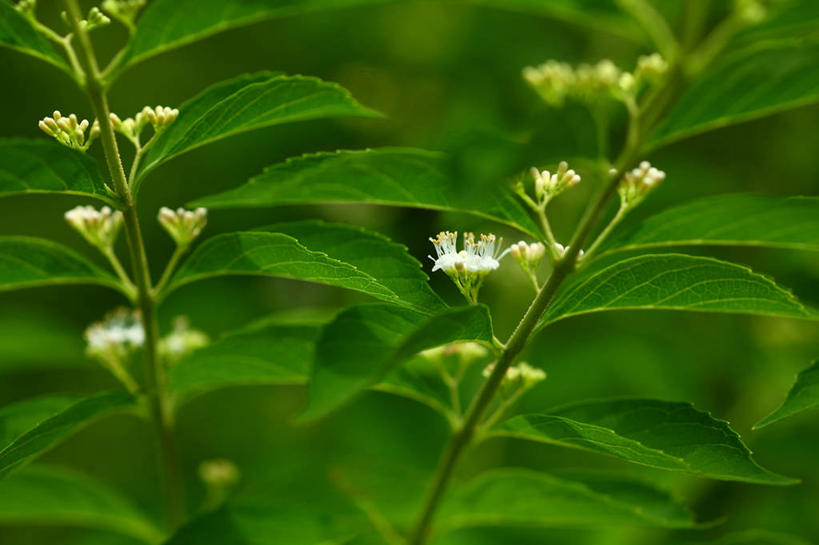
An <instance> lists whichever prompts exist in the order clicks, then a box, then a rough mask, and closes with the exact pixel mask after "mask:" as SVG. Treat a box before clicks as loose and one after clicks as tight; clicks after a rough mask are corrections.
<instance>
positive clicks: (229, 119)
mask: <svg viewBox="0 0 819 545" xmlns="http://www.w3.org/2000/svg"><path fill="white" fill-rule="evenodd" d="M197 11H202V10H197ZM378 115H379V114H377V113H376V112H374V111H373V110H370V109H369V108H365V107H364V106H362V105H361V104H359V103H358V102H356V101H355V99H353V97H351V96H350V93H349V92H348V91H347V90H346V89H344V88H342V87H340V86H339V85H336V84H335V83H328V82H326V81H321V80H320V79H318V78H313V77H307V76H284V75H281V74H270V73H262V74H254V75H244V76H239V77H238V78H234V79H232V80H228V81H224V82H221V83H217V84H215V85H212V86H211V87H208V88H207V89H205V90H204V91H203V92H202V93H200V94H199V95H197V96H196V97H194V98H192V99H191V100H189V101H187V102H185V103H184V104H183V105H182V106H180V107H179V117H178V118H177V119H176V121H174V122H173V123H172V124H171V125H170V127H168V128H167V129H166V130H165V131H164V132H162V134H160V135H159V136H158V137H157V138H156V140H155V141H154V143H153V145H152V147H151V149H150V151H149V152H148V153H147V154H146V157H145V159H144V162H143V164H142V168H141V170H140V173H139V178H144V177H145V175H146V174H147V173H148V172H150V171H151V170H153V169H154V168H156V167H157V166H159V165H160V164H162V163H164V162H165V161H167V160H169V159H172V158H173V157H176V156H177V155H180V154H182V153H185V152H186V151H190V150H192V149H195V148H198V147H200V146H204V145H205V144H208V143H210V142H214V141H216V140H221V139H222V138H226V137H228V136H231V135H234V134H237V133H241V132H246V131H250V130H253V129H260V128H262V127H269V126H271V125H279V124H282V123H290V122H293V121H306V120H309V119H317V118H322V117H340V116H356V117H377V116H378Z"/></svg>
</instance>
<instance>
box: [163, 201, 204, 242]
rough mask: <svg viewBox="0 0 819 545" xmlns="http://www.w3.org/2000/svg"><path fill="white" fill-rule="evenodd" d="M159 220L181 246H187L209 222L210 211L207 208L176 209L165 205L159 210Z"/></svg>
mask: <svg viewBox="0 0 819 545" xmlns="http://www.w3.org/2000/svg"><path fill="white" fill-rule="evenodd" d="M158 220H159V223H160V225H162V227H164V228H165V230H166V231H167V232H168V234H169V235H171V238H173V239H174V240H175V241H176V243H177V244H178V245H179V246H187V245H188V244H190V243H191V241H193V239H195V238H196V237H198V236H199V233H201V232H202V229H204V228H205V225H206V224H207V223H208V211H207V210H206V209H205V208H197V209H196V210H185V209H184V208H178V209H177V210H176V211H174V210H171V209H170V208H168V207H165V206H163V207H162V208H161V209H160V210H159V216H158Z"/></svg>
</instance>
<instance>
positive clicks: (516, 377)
mask: <svg viewBox="0 0 819 545" xmlns="http://www.w3.org/2000/svg"><path fill="white" fill-rule="evenodd" d="M494 370H495V364H494V363H492V364H489V365H487V366H486V368H485V369H484V370H483V376H484V377H486V378H489V375H491V374H492V372H493V371H494ZM545 379H546V372H545V371H543V370H542V369H537V368H536V367H532V366H531V365H529V364H528V363H525V362H521V363H519V364H517V365H513V366H512V367H509V368H508V369H507V370H506V374H505V375H504V376H503V383H504V385H505V386H507V387H509V386H515V385H522V386H524V387H525V388H531V387H532V386H534V385H535V384H537V383H538V382H542V381H543V380H545Z"/></svg>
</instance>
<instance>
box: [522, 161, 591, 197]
mask: <svg viewBox="0 0 819 545" xmlns="http://www.w3.org/2000/svg"><path fill="white" fill-rule="evenodd" d="M529 173H530V174H531V175H532V179H534V181H535V196H536V197H537V198H538V201H539V202H541V203H546V202H548V201H549V200H550V199H552V198H553V197H556V196H557V195H560V194H561V193H563V192H564V191H566V190H567V189H569V188H570V187H574V186H576V185H577V184H579V183H580V175H579V174H578V173H577V172H575V171H574V170H572V169H570V168H569V164H568V163H567V162H566V161H561V162H560V164H558V166H557V171H556V172H555V173H554V174H552V173H551V172H549V171H548V170H543V171H539V170H538V169H536V168H535V167H532V168H531V169H529Z"/></svg>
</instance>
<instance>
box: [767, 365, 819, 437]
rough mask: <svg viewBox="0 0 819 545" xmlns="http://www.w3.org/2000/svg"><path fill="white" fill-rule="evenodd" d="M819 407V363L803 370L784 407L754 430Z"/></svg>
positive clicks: (783, 404)
mask: <svg viewBox="0 0 819 545" xmlns="http://www.w3.org/2000/svg"><path fill="white" fill-rule="evenodd" d="M816 407H819V361H815V362H813V365H811V366H810V367H808V368H807V369H804V370H802V371H801V372H800V373H799V375H797V377H796V382H795V383H794V385H793V386H792V387H791V390H790V392H788V397H786V398H785V401H784V402H782V405H781V406H780V407H779V408H778V409H776V410H775V411H774V412H772V413H771V414H769V415H768V416H766V417H765V418H763V419H762V420H760V421H759V422H758V423H757V424H756V425H755V426H754V429H759V428H763V427H765V426H767V425H768V424H773V423H774V422H777V421H779V420H782V419H783V418H787V417H789V416H793V415H795V414H798V413H801V412H802V411H807V410H808V409H815V408H816Z"/></svg>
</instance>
